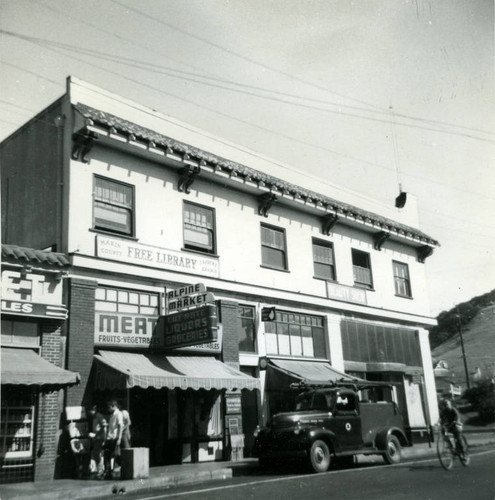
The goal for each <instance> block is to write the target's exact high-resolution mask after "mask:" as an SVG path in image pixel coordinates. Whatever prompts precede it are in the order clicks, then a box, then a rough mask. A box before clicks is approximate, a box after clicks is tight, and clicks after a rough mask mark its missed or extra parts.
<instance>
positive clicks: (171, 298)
mask: <svg viewBox="0 0 495 500" xmlns="http://www.w3.org/2000/svg"><path fill="white" fill-rule="evenodd" d="M213 302H215V297H214V295H213V294H212V293H210V292H207V291H206V287H205V285H204V284H203V283H196V284H195V285H187V286H183V287H181V288H176V289H175V290H169V291H168V292H167V293H166V295H165V305H166V309H167V314H170V313H174V312H177V311H183V310H184V309H191V308H193V307H199V306H203V305H205V304H211V303H213Z"/></svg>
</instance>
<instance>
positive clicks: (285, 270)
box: [260, 264, 290, 273]
mask: <svg viewBox="0 0 495 500" xmlns="http://www.w3.org/2000/svg"><path fill="white" fill-rule="evenodd" d="M260 267H262V268H263V269H270V270H271V271H280V272H281V273H290V271H289V270H288V269H280V268H278V267H270V266H264V265H263V264H260Z"/></svg>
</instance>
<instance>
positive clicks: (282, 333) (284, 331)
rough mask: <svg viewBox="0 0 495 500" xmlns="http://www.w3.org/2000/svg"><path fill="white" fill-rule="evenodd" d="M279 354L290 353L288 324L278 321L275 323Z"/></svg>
mask: <svg viewBox="0 0 495 500" xmlns="http://www.w3.org/2000/svg"><path fill="white" fill-rule="evenodd" d="M277 333H278V349H279V354H290V343H289V325H287V324H286V323H280V324H279V325H277Z"/></svg>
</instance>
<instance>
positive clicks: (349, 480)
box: [126, 450, 495, 500]
mask: <svg viewBox="0 0 495 500" xmlns="http://www.w3.org/2000/svg"><path fill="white" fill-rule="evenodd" d="M126 497H127V498H132V499H141V500H160V499H179V498H187V499H193V500H196V499H198V500H213V499H214V500H224V499H225V500H232V499H256V500H264V499H270V500H278V499H284V500H291V499H298V500H306V499H309V500H311V499H315V500H316V499H317V500H327V499H338V500H363V499H365V500H418V499H420V500H428V499H430V500H457V499H462V500H494V499H495V451H494V450H489V451H480V452H478V453H474V454H473V455H472V460H471V464H470V466H469V467H463V466H462V465H461V464H460V463H459V462H456V464H455V465H454V468H453V469H452V470H450V471H445V470H443V469H442V468H441V466H440V463H439V462H438V459H437V458H434V459H428V460H416V461H412V462H408V463H403V464H400V465H396V466H384V465H381V464H368V465H366V466H364V467H354V468H346V469H339V470H332V471H330V472H327V473H324V474H310V473H307V472H305V471H304V470H302V469H301V467H294V466H293V467H289V468H283V469H280V468H273V469H271V470H262V469H260V468H258V467H253V468H251V469H249V470H247V471H244V472H242V475H239V476H238V477H233V478H232V479H230V480H225V481H221V482H218V483H207V484H203V485H197V486H191V487H184V488H177V489H173V490H164V491H162V492H155V493H149V492H148V493H145V494H139V495H134V494H133V495H126Z"/></svg>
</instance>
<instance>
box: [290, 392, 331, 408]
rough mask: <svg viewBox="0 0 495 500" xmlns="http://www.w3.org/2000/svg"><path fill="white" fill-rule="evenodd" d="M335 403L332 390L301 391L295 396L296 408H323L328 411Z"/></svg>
mask: <svg viewBox="0 0 495 500" xmlns="http://www.w3.org/2000/svg"><path fill="white" fill-rule="evenodd" d="M334 403H335V393H333V392H327V393H325V392H319V391H311V392H303V393H302V394H299V396H297V398H296V410H323V411H330V410H331V409H332V408H333V405H334Z"/></svg>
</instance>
